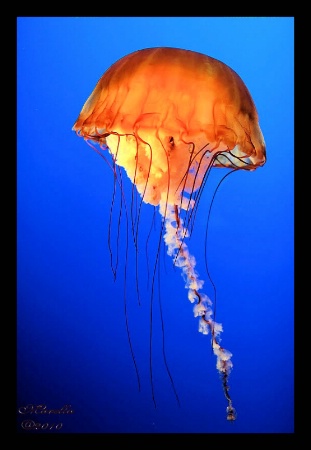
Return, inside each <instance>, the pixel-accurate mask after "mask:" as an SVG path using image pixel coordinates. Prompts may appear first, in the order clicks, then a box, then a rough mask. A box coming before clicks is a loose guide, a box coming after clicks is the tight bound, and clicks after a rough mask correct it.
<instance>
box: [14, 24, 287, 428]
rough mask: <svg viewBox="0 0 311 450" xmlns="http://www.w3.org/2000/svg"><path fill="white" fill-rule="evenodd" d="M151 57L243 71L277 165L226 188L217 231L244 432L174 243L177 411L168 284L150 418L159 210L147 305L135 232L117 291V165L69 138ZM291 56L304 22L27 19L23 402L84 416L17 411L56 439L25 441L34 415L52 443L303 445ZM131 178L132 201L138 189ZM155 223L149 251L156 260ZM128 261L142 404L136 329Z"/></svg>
mask: <svg viewBox="0 0 311 450" xmlns="http://www.w3.org/2000/svg"><path fill="white" fill-rule="evenodd" d="M156 46H170V47H179V48H185V49H189V50H194V51H198V52H202V53H205V54H208V55H210V56H213V57H215V58H217V59H220V60H221V61H223V62H225V63H226V64H228V65H229V66H230V67H232V68H233V69H234V70H235V71H236V72H237V73H238V74H239V75H240V76H241V78H242V79H243V80H244V82H245V84H246V85H247V87H248V88H249V90H250V92H251V94H252V97H253V99H254V101H255V103H256V106H257V109H258V113H259V117H260V126H261V128H262V131H263V134H264V136H265V140H266V145H267V163H266V165H265V166H264V167H263V168H259V169H258V170H256V171H255V172H251V173H248V172H243V171H240V172H237V173H234V174H232V175H231V176H229V177H227V178H226V180H225V181H224V182H223V184H222V185H221V187H220V189H219V191H218V193H217V195H216V198H215V202H214V205H213V209H212V214H211V218H210V222H209V233H208V241H207V245H208V248H207V254H208V264H209V270H210V272H211V275H212V278H213V282H214V283H215V285H216V288H217V318H216V320H217V322H220V323H222V324H223V327H224V332H223V333H222V335H221V337H222V344H223V346H224V347H225V348H227V349H228V350H230V351H231V352H232V353H233V358H232V362H233V364H234V367H233V371H232V373H231V376H230V380H229V381H230V386H231V390H230V395H231V397H232V400H233V404H234V406H235V408H236V410H237V413H238V417H237V420H236V421H235V422H234V423H230V422H228V421H227V420H226V414H225V410H226V406H227V403H226V400H225V397H224V395H223V391H222V387H221V382H220V379H219V375H218V372H217V370H216V367H215V365H216V358H215V356H214V355H213V354H212V351H211V347H210V340H209V337H206V336H203V335H202V334H200V333H198V330H197V329H198V323H197V319H195V318H194V317H193V313H192V306H191V304H190V303H189V301H188V300H187V291H186V290H185V288H184V281H183V279H182V277H181V275H180V272H179V269H178V268H176V269H175V270H174V269H173V267H172V264H171V260H170V258H169V257H168V256H167V255H166V254H165V250H164V249H163V248H162V247H161V254H160V272H161V276H160V291H161V305H162V309H163V319H164V327H165V352H166V358H167V361H168V364H169V368H170V372H171V374H172V377H173V380H174V385H175V388H176V390H177V393H178V396H179V399H180V403H181V405H180V407H179V406H178V404H177V402H176V399H175V396H174V392H173V389H172V386H171V383H170V379H169V376H168V374H167V371H166V369H165V365H164V359H163V353H162V331H161V322H160V318H159V304H158V285H157V284H156V295H155V301H154V322H153V370H154V380H153V381H154V390H155V397H156V402H157V407H156V408H155V407H154V404H153V402H152V397H151V387H150V376H149V332H150V318H149V310H150V289H149V290H148V289H147V282H146V280H147V269H146V267H147V265H146V260H144V257H143V255H144V252H145V247H144V243H143V241H144V237H146V235H147V233H148V232H149V229H150V224H151V219H152V213H153V209H152V207H151V206H150V205H145V204H144V205H143V211H142V219H141V220H142V222H141V227H140V228H141V230H142V231H141V244H140V245H141V247H140V249H141V253H142V256H141V257H140V258H139V267H138V275H139V283H140V294H141V306H140V307H139V306H138V303H137V295H136V289H135V249H134V247H133V245H132V243H130V245H129V253H128V256H127V259H126V257H125V244H124V242H125V239H124V236H125V235H124V227H123V228H122V229H121V235H120V240H119V242H117V241H116V239H115V238H114V239H112V242H113V245H114V247H113V248H114V250H115V249H116V248H117V247H118V252H119V253H118V254H119V257H120V263H119V270H118V276H117V280H116V281H115V282H114V280H113V274H112V271H111V268H110V253H109V250H108V238H107V234H108V224H109V215H110V208H111V198H112V193H113V176H112V173H111V170H110V169H109V167H108V166H107V164H106V163H105V161H104V160H103V159H102V158H100V157H99V156H98V155H97V154H96V152H94V151H92V150H91V149H90V147H89V146H88V145H87V144H86V143H85V142H84V141H83V139H81V138H78V137H77V136H76V134H75V133H74V132H73V131H72V130H71V128H72V126H73V124H74V122H75V120H76V119H77V116H78V114H79V112H80V110H81V108H82V106H83V104H84V102H85V101H86V99H87V98H88V96H89V95H90V93H91V91H92V90H93V89H94V87H95V84H96V82H97V81H98V79H99V78H100V77H101V75H102V74H103V73H104V71H105V70H107V69H108V67H109V66H110V65H111V64H112V63H114V62H115V61H116V60H117V59H119V58H121V57H122V56H124V55H126V54H128V53H130V52H132V51H135V50H138V49H141V48H146V47H156ZM293 47H294V19H293V18H204V17H203V18H187V17H184V18H174V17H167V18H166V17H162V18H148V17H147V18H135V17H133V18H127V17H124V18H121V17H120V18H118V17H115V18H114V17H106V18H79V17H75V18H44V17H43V18H40V17H38V18H29V17H21V18H18V19H17V407H18V408H21V407H23V406H25V405H27V404H32V405H40V404H41V405H42V404H43V405H46V406H47V408H48V409H59V408H61V407H62V406H64V405H71V407H72V409H73V410H74V413H73V414H71V415H69V414H67V415H49V416H40V415H38V414H37V415H35V414H28V415H22V414H17V430H18V431H19V432H21V433H37V434H38V433H47V432H48V430H45V431H43V430H37V431H31V430H28V431H25V430H23V428H22V426H21V423H22V420H24V419H31V420H34V421H35V422H39V423H41V424H43V423H50V424H52V423H54V424H57V423H62V424H63V425H62V428H61V429H59V430H58V431H57V430H56V431H54V430H51V431H50V432H53V433H54V434H56V433H58V434H60V433H293V431H294V405H293V403H294V400H293V399H294V350H293V347H294V339H293V330H294V295H293V291H294V276H293V272H294V269H293V266H294V261H293V241H294V239H293V210H294V204H293V203H294V202H293V191H294V188H293V168H294V163H293V160H294V145H293V137H294V133H293V116H294V112H293V111H294V102H293V72H294V69H293V65H294V63H293V61H294V56H293V53H294V50H293ZM216 171H217V172H216ZM214 172H215V175H214V174H213V176H214V178H213V177H211V180H210V182H209V183H208V184H207V185H206V187H205V191H204V196H203V198H202V200H201V202H200V206H199V210H198V214H197V216H196V223H195V227H194V230H193V234H192V237H191V239H190V240H189V241H188V245H189V249H190V251H191V253H192V254H194V256H195V257H196V260H197V269H198V272H199V273H200V276H201V278H203V279H205V280H206V283H205V286H204V289H203V291H204V292H205V293H207V294H208V295H209V296H211V298H213V291H212V287H211V285H210V284H209V283H208V282H207V276H206V272H205V263H204V236H205V229H206V219H207V211H208V207H209V201H210V198H211V196H212V194H213V192H214V190H215V187H216V185H217V182H218V181H219V179H220V178H221V176H222V175H223V174H224V173H222V171H221V170H219V169H214ZM123 179H124V184H125V186H124V189H125V191H126V192H127V195H130V193H131V184H130V182H129V180H128V179H127V178H126V176H124V177H123ZM217 180H218V181H217ZM129 198H130V197H129ZM114 217H115V216H114ZM114 220H115V219H114ZM159 224H160V223H159V221H158V222H157V224H156V226H155V227H154V229H153V230H152V233H151V237H150V240H149V245H148V252H149V254H150V255H151V258H152V255H154V252H155V251H156V248H157V243H158V236H159ZM123 225H124V224H123ZM144 233H145V235H144ZM115 254H116V253H114V255H115ZM124 264H125V265H126V266H127V283H126V286H127V317H128V321H129V328H130V334H131V339H132V344H133V350H134V354H135V358H136V363H137V366H138V370H139V374H140V380H141V391H140V392H139V391H138V385H137V378H136V375H135V369H134V365H133V361H132V358H131V353H130V349H129V345H128V338H127V333H126V324H125V317H124V284H125V280H124ZM149 285H150V283H149ZM149 287H150V286H149Z"/></svg>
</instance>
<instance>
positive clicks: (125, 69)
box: [73, 47, 266, 205]
mask: <svg viewBox="0 0 311 450" xmlns="http://www.w3.org/2000/svg"><path fill="white" fill-rule="evenodd" d="M73 130H75V131H77V132H78V134H79V135H80V136H83V137H84V139H87V140H89V139H90V140H94V141H99V143H101V144H106V145H107V146H108V147H109V149H110V151H111V153H112V154H113V155H114V157H115V161H116V163H117V164H118V165H120V166H123V167H124V168H125V170H126V172H127V174H128V176H129V177H130V179H131V181H132V182H133V183H135V185H136V186H137V189H138V191H139V192H140V194H142V196H143V201H144V202H145V203H151V204H153V205H158V204H159V203H160V202H161V200H162V201H167V202H168V203H170V204H178V202H180V196H181V193H182V192H193V191H195V190H196V189H197V188H198V187H199V186H200V184H201V181H202V179H203V177H204V174H205V173H206V170H207V168H208V167H209V166H210V164H211V160H213V166H214V167H224V166H225V167H233V168H237V167H239V168H243V169H248V170H254V169H256V168H257V167H258V166H261V165H263V164H264V163H265V159H266V157H265V143H264V139H263V135H262V133H261V130H260V128H259V124H258V116H257V112H256V108H255V105H254V102H253V100H252V98H251V95H250V93H249V91H248V90H247V88H246V86H245V84H244V83H243V81H242V80H241V78H240V77H239V76H238V75H237V74H236V73H235V72H234V71H233V70H232V69H230V67H228V66H227V65H225V64H224V63H222V62H220V61H218V60H216V59H214V58H211V57H209V56H206V55H203V54H201V53H197V52H193V51H189V50H182V49H176V48H167V47H164V48H161V47H160V48H150V49H144V50H139V51H137V52H134V53H131V54H129V55H127V56H125V57H124V58H121V59H120V60H118V61H117V62H116V63H115V64H113V65H112V66H111V67H110V68H109V69H108V70H107V71H106V72H105V73H104V75H103V76H102V77H101V79H100V80H99V82H98V83H97V85H96V87H95V89H94V91H93V92H92V94H91V95H90V97H89V99H88V100H87V101H86V103H85V105H84V107H83V109H82V111H81V113H80V115H79V117H78V120H77V121H76V123H75V125H74V127H73ZM215 156H217V158H215ZM146 180H147V183H146Z"/></svg>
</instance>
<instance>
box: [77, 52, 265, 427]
mask: <svg viewBox="0 0 311 450" xmlns="http://www.w3.org/2000/svg"><path fill="white" fill-rule="evenodd" d="M73 130H75V131H76V132H77V134H78V135H79V136H81V137H83V138H84V139H85V140H86V141H93V142H96V143H98V144H99V146H100V147H101V148H102V149H108V151H109V153H110V154H111V156H112V159H113V163H114V164H116V165H118V166H122V167H123V168H124V169H125V171H126V173H127V175H128V176H129V178H130V179H131V181H132V183H133V184H135V185H136V188H137V191H138V192H139V194H140V196H141V199H142V201H143V202H145V203H149V204H151V205H154V206H158V207H159V212H160V214H161V216H162V218H163V228H162V229H161V236H162V237H163V239H164V241H165V243H166V245H167V252H168V254H169V255H170V256H172V257H173V259H174V264H175V265H176V266H178V267H180V268H181V270H182V274H183V276H184V279H185V281H186V288H187V289H188V298H189V300H190V301H191V302H192V303H194V315H195V316H196V317H199V331H200V332H202V333H203V334H209V333H210V334H211V340H212V348H213V351H214V354H215V355H216V357H217V369H218V371H219V372H220V374H221V377H222V384H223V389H224V393H225V397H226V399H227V401H228V407H227V419H228V420H230V421H231V420H235V418H236V414H235V410H234V408H233V406H232V401H231V397H230V396H229V392H228V391H229V385H228V376H229V373H230V371H231V368H232V362H231V356H232V355H231V353H230V352H229V351H228V350H225V349H224V348H223V347H222V346H221V345H220V344H219V341H220V340H219V334H220V333H221V331H222V326H221V324H218V323H216V322H215V321H214V319H213V318H212V315H213V310H212V302H211V300H210V299H209V297H208V296H207V295H205V294H203V293H202V292H200V290H201V288H202V286H203V283H204V281H203V280H201V279H200V278H199V275H198V273H197V272H196V270H195V265H196V261H195V258H194V256H193V255H191V254H190V253H189V250H188V247H187V245H186V243H185V238H186V237H187V236H189V219H190V217H191V211H193V209H194V207H195V206H196V202H197V200H198V198H199V193H200V190H201V189H202V188H203V184H204V183H203V181H204V179H205V177H206V174H207V172H208V171H209V170H210V169H211V168H212V167H219V168H220V167H227V168H231V169H245V170H255V169H256V168H257V167H259V166H262V165H263V164H264V163H265V161H266V151H265V142H264V138H263V135H262V132H261V129H260V127H259V123H258V115H257V111H256V107H255V104H254V102H253V100H252V97H251V95H250V93H249V91H248V89H247V87H246V86H245V84H244V83H243V81H242V79H241V78H240V77H239V76H238V75H237V73H235V72H234V71H233V70H232V69H231V68H230V67H228V66H227V65H226V64H224V63H222V62H221V61H218V60H217V59H214V58H211V57H209V56H206V55H203V54H201V53H197V52H193V51H189V50H183V49H178V48H168V47H159V48H149V49H144V50H139V51H136V52H134V53H131V54H129V55H127V56H125V57H123V58H121V59H120V60H118V61H117V62H116V63H114V64H113V65H112V66H111V67H110V68H109V69H108V70H107V71H106V72H105V73H104V74H103V76H102V77H101V79H100V80H99V81H98V83H97V85H96V87H95V89H94V91H93V92H92V94H91V95H90V97H89V98H88V100H87V101H86V103H85V104H84V106H83V108H82V111H81V113H80V115H79V117H78V119H77V121H76V123H75V124H74V126H73ZM182 214H184V215H185V216H184V217H182ZM187 217H188V219H187Z"/></svg>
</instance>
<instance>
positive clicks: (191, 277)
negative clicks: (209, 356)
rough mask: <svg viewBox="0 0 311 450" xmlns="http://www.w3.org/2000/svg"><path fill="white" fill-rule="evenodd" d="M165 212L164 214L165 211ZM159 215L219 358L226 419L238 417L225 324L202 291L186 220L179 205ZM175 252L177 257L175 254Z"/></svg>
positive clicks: (162, 208) (201, 326)
mask: <svg viewBox="0 0 311 450" xmlns="http://www.w3.org/2000/svg"><path fill="white" fill-rule="evenodd" d="M164 211H165V213H164ZM160 214H161V215H162V217H163V220H164V225H165V234H164V236H163V237H164V241H165V243H166V245H167V253H168V254H169V255H170V256H171V257H172V258H173V259H174V263H175V265H176V266H177V267H180V268H181V270H182V275H183V276H184V279H185V282H186V284H185V287H186V289H188V299H189V300H190V302H191V303H195V305H194V308H193V313H194V316H195V317H200V320H199V332H201V333H203V334H206V335H207V334H209V333H210V334H211V343H212V349H213V353H214V355H215V356H216V357H217V362H216V368H217V370H218V372H219V373H220V375H221V380H222V387H223V390H224V394H225V397H226V399H227V401H228V407H227V420H230V421H232V420H235V418H236V411H235V409H234V408H233V406H232V400H231V397H230V395H229V383H228V379H229V374H230V372H231V370H232V367H233V364H232V361H231V357H232V353H231V352H229V351H228V350H226V349H225V348H224V347H222V346H221V345H220V344H219V335H220V333H221V332H222V331H223V329H222V325H221V324H220V323H217V322H215V321H214V319H213V318H212V316H213V309H212V305H213V304H212V301H211V300H210V298H209V297H208V296H207V295H206V294H204V293H201V292H199V291H200V289H201V288H202V287H203V284H204V281H203V280H201V279H200V278H199V274H198V273H197V271H196V270H195V266H196V260H195V258H194V256H193V255H191V254H190V252H189V250H188V246H187V244H186V243H185V242H184V239H185V236H186V235H187V230H185V229H184V226H183V220H182V218H181V217H180V215H179V207H178V206H177V205H174V206H172V205H168V204H167V203H166V204H164V202H162V203H160ZM176 254H178V255H177V257H176Z"/></svg>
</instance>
